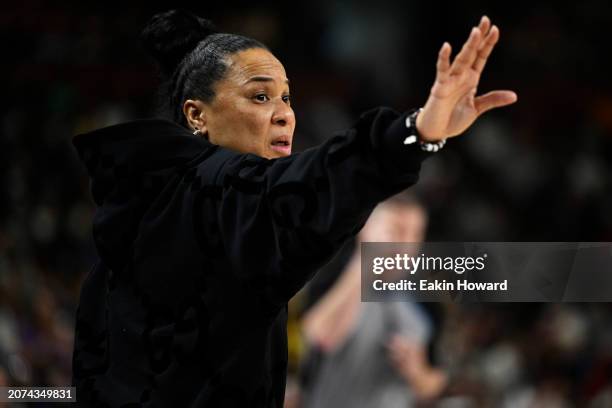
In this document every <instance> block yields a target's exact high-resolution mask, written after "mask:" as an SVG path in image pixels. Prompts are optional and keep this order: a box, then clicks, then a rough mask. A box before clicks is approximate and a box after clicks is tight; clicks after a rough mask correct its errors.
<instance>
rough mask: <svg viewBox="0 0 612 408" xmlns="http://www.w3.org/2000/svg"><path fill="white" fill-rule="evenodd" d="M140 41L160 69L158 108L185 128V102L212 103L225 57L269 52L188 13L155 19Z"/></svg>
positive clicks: (179, 12)
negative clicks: (235, 54) (250, 52)
mask: <svg viewBox="0 0 612 408" xmlns="http://www.w3.org/2000/svg"><path fill="white" fill-rule="evenodd" d="M140 38H141V40H142V43H143V46H144V48H145V49H146V50H147V51H148V52H149V54H150V55H151V56H152V57H153V58H155V60H156V61H157V63H158V66H159V69H160V74H161V79H162V84H161V86H160V89H159V105H160V106H159V107H160V108H161V110H162V112H163V113H165V114H166V115H168V116H170V118H171V119H172V120H173V121H175V122H176V123H178V124H180V125H183V126H185V127H188V126H187V120H186V118H185V115H184V114H183V103H184V101H185V100H187V99H199V100H202V101H204V102H210V101H212V99H213V98H214V97H215V92H214V90H213V85H214V84H215V82H217V81H218V80H220V79H222V78H223V76H224V75H225V73H226V70H227V67H228V66H227V64H226V61H225V59H226V57H228V56H230V55H231V54H233V53H236V52H238V51H242V50H246V49H250V48H263V49H266V50H267V49H268V48H267V47H266V46H265V45H263V44H262V43H260V42H259V41H257V40H254V39H252V38H248V37H244V36H242V35H238V34H229V33H219V32H217V30H216V28H215V26H214V25H213V23H212V22H211V21H209V20H207V19H204V18H201V17H198V16H196V15H194V14H192V13H190V12H188V11H185V10H170V11H166V12H164V13H159V14H156V15H154V16H153V17H152V18H151V20H149V22H148V23H147V24H146V25H145V27H144V29H143V30H142V33H141V35H140Z"/></svg>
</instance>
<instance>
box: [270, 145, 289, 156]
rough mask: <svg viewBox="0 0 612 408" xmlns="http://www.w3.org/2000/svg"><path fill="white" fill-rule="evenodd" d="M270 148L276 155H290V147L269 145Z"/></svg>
mask: <svg viewBox="0 0 612 408" xmlns="http://www.w3.org/2000/svg"><path fill="white" fill-rule="evenodd" d="M270 148H271V149H272V150H274V151H275V152H277V153H280V154H284V155H286V156H288V155H290V154H291V145H287V146H284V145H271V146H270Z"/></svg>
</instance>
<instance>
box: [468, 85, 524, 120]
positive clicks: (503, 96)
mask: <svg viewBox="0 0 612 408" xmlns="http://www.w3.org/2000/svg"><path fill="white" fill-rule="evenodd" d="M517 99H518V97H517V95H516V93H514V92H512V91H492V92H489V93H486V94H484V95H481V96H479V97H477V98H475V99H474V105H475V106H476V111H477V112H478V114H479V115H481V114H483V113H485V112H486V111H488V110H491V109H494V108H499V107H502V106H506V105H510V104H511V103H514V102H516V100H517Z"/></svg>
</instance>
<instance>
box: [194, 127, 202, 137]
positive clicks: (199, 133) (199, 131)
mask: <svg viewBox="0 0 612 408" xmlns="http://www.w3.org/2000/svg"><path fill="white" fill-rule="evenodd" d="M201 134H202V131H201V130H200V129H198V128H196V130H194V131H193V135H194V136H200V135H201Z"/></svg>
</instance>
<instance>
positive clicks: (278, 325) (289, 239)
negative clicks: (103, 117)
mask: <svg viewBox="0 0 612 408" xmlns="http://www.w3.org/2000/svg"><path fill="white" fill-rule="evenodd" d="M405 120H406V114H404V115H398V114H397V113H395V112H394V111H392V110H390V109H386V108H380V109H375V110H371V111H369V112H367V113H365V114H363V115H362V116H361V118H360V119H359V121H357V123H356V124H355V126H354V127H352V128H350V129H348V130H347V131H345V132H342V133H340V134H337V135H335V136H333V137H332V138H330V139H329V140H327V141H326V142H325V143H323V144H321V145H320V146H318V147H315V148H312V149H309V150H306V151H304V152H301V153H296V154H293V155H291V156H288V157H283V158H280V159H275V160H267V159H264V158H261V157H258V156H256V155H253V154H240V153H237V152H234V151H231V150H228V149H225V148H222V147H219V146H216V145H213V144H211V143H209V142H208V141H207V140H205V139H201V138H197V137H195V136H193V135H192V134H191V133H190V132H189V131H187V130H186V129H185V128H183V127H181V126H179V125H177V124H175V123H173V122H170V121H166V120H162V119H148V120H138V121H133V122H129V123H124V124H119V125H115V126H110V127H107V128H103V129H99V130H96V131H93V132H90V133H87V134H81V135H78V136H75V138H74V140H73V143H74V145H75V147H76V149H77V151H78V154H79V156H80V158H81V159H82V161H83V162H84V163H85V166H86V167H87V170H88V172H89V175H90V177H91V191H92V195H93V199H94V201H95V203H96V205H97V211H96V214H95V216H94V220H93V235H94V240H95V244H96V247H97V250H98V254H99V258H100V259H99V261H98V262H97V263H96V264H95V266H93V268H92V269H91V271H90V272H89V274H88V276H87V277H86V279H85V281H84V283H83V287H82V290H81V295H80V300H79V308H78V311H77V322H76V332H75V346H74V356H73V384H74V385H75V386H76V387H77V393H76V395H77V400H78V401H79V402H80V403H81V405H82V406H95V407H140V406H142V407H215V408H216V407H241V408H247V407H278V408H280V407H282V406H283V397H284V392H285V377H286V369H287V337H286V318H287V302H288V300H289V299H290V298H291V297H292V296H293V295H294V294H295V293H296V292H297V291H298V290H299V289H300V288H301V287H302V286H303V285H304V284H305V283H306V282H307V281H308V280H309V279H310V278H311V277H312V275H313V274H314V272H315V271H316V270H317V269H318V268H319V267H321V266H322V265H323V264H324V263H325V262H327V261H328V260H329V259H330V258H331V257H332V256H333V255H334V254H335V252H336V251H337V250H338V249H339V248H340V247H341V245H342V244H343V243H344V242H345V241H346V240H347V239H348V238H350V237H351V236H354V235H355V234H356V233H357V232H358V231H359V230H360V229H361V227H362V226H363V224H364V223H365V221H366V219H367V217H368V216H369V215H370V213H371V211H372V210H373V209H374V207H375V206H376V204H377V203H379V202H381V201H383V200H385V199H386V198H388V197H390V196H391V195H393V194H396V193H398V192H400V191H401V190H403V189H405V188H406V187H408V186H410V185H412V184H414V183H415V182H416V180H417V178H418V172H419V169H420V165H421V161H422V160H423V159H424V158H425V157H427V156H428V155H429V154H430V153H426V152H423V151H422V150H421V149H420V148H419V147H418V144H417V143H413V144H410V145H405V144H404V139H405V138H406V137H407V136H408V131H407V129H406V126H405Z"/></svg>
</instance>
